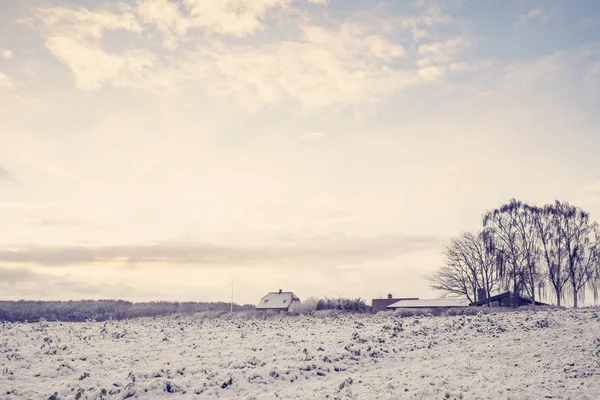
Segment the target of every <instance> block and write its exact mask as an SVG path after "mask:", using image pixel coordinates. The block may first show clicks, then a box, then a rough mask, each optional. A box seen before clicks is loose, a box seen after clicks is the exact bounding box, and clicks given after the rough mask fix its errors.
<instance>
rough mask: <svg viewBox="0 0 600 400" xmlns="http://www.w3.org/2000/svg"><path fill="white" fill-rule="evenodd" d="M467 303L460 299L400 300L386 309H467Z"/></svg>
mask: <svg viewBox="0 0 600 400" xmlns="http://www.w3.org/2000/svg"><path fill="white" fill-rule="evenodd" d="M468 306H469V302H468V301H466V300H462V299H420V300H400V301H397V302H395V303H394V304H390V305H389V306H387V308H433V307H468Z"/></svg>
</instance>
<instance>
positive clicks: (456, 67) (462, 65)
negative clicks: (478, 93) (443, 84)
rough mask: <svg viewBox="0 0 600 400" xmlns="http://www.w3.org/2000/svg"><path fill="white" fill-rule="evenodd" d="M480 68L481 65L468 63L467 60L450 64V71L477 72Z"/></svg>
mask: <svg viewBox="0 0 600 400" xmlns="http://www.w3.org/2000/svg"><path fill="white" fill-rule="evenodd" d="M479 69H480V67H479V65H476V64H467V63H466V62H454V63H452V64H450V71H452V72H457V73H465V72H477V71H479Z"/></svg>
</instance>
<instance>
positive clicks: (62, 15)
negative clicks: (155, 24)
mask: <svg viewBox="0 0 600 400" xmlns="http://www.w3.org/2000/svg"><path fill="white" fill-rule="evenodd" d="M37 16H38V19H39V20H40V21H41V22H42V23H43V25H44V27H45V29H46V30H47V33H48V34H47V36H70V37H75V38H77V39H79V40H94V41H97V40H100V39H101V38H102V36H103V35H104V31H106V30H124V31H129V32H136V33H140V32H141V31H142V26H141V25H140V23H139V21H138V19H137V17H136V16H135V15H134V14H133V10H132V9H131V8H130V7H127V6H124V5H121V6H120V8H119V9H118V10H117V12H111V11H91V10H88V9H86V8H83V7H81V8H78V9H70V8H63V7H56V8H42V9H39V10H38V11H37Z"/></svg>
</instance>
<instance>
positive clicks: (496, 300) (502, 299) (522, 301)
mask: <svg viewBox="0 0 600 400" xmlns="http://www.w3.org/2000/svg"><path fill="white" fill-rule="evenodd" d="M514 301H515V296H513V292H504V293H501V294H497V295H495V296H491V297H490V298H489V304H490V307H513V303H514ZM516 303H517V304H516V306H517V307H521V306H530V305H532V304H531V299H528V298H526V297H521V296H517V297H516ZM487 304H488V300H487V298H486V297H485V295H484V294H483V293H479V299H478V300H477V301H476V302H473V303H471V304H470V305H471V306H478V307H480V306H485V305H487ZM533 305H536V306H547V305H548V304H546V303H542V302H540V301H536V302H535V303H534V304H533Z"/></svg>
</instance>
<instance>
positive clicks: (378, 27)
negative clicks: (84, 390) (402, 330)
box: [0, 0, 600, 303]
mask: <svg viewBox="0 0 600 400" xmlns="http://www.w3.org/2000/svg"><path fill="white" fill-rule="evenodd" d="M599 109H600V4H598V2H597V1H596V0H574V1H566V0H562V1H561V0H556V1H554V0H537V1H536V0H519V1H517V0H514V1H510V0H505V1H492V0H439V1H435V0H432V1H426V0H423V1H419V0H417V1H412V2H411V1H406V2H404V1H402V2H400V1H391V0H383V1H378V2H377V1H367V0H330V1H328V0H137V1H134V0H129V1H128V0H125V1H123V2H117V1H112V0H110V1H109V0H4V1H1V2H0V293H1V296H2V298H3V299H20V298H26V299H79V298H125V299H130V300H149V299H165V300H228V298H229V290H230V289H229V285H228V282H229V281H231V280H236V283H235V285H236V286H235V288H236V291H235V295H236V301H237V302H240V303H256V302H257V301H258V299H259V298H260V297H261V296H262V295H263V294H264V293H265V292H266V291H269V290H276V289H278V288H282V289H284V290H293V291H294V292H295V293H296V294H298V295H299V296H300V297H307V296H310V295H318V296H338V295H341V296H352V297H358V296H360V297H363V298H369V299H370V298H372V297H379V296H380V295H386V294H387V293H388V292H390V291H391V292H392V293H394V294H395V295H397V296H417V297H422V298H424V297H430V296H435V293H432V292H431V291H430V289H429V288H428V284H427V281H426V276H427V275H428V274H430V273H431V272H432V271H434V270H435V269H436V268H437V267H438V266H439V265H440V263H441V261H442V257H441V252H442V250H443V246H444V245H445V244H446V243H448V241H449V239H450V238H451V237H452V236H453V235H456V234H458V233H460V232H461V231H462V230H465V229H476V228H478V227H479V225H480V221H481V216H482V214H483V213H484V211H485V210H486V209H489V208H492V207H495V206H497V205H500V204H501V203H503V202H506V201H508V200H509V199H510V198H511V197H517V198H519V199H521V200H524V201H529V202H533V203H545V202H550V201H553V200H554V199H561V200H567V201H570V202H572V203H574V204H576V205H579V206H582V207H584V208H585V209H587V210H588V211H590V212H591V214H592V217H593V218H594V219H599V218H600V133H599V132H600V112H598V110H599Z"/></svg>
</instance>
